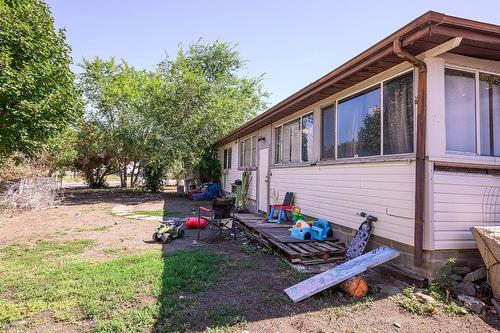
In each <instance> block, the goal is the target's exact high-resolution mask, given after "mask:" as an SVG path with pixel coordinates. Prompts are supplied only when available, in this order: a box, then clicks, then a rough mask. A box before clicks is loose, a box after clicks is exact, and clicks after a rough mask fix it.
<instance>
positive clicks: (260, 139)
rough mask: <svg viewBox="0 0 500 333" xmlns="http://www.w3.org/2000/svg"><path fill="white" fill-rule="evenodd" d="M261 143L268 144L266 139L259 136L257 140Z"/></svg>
mask: <svg viewBox="0 0 500 333" xmlns="http://www.w3.org/2000/svg"><path fill="white" fill-rule="evenodd" d="M261 141H263V142H266V137H264V136H259V138H258V139H257V142H261Z"/></svg>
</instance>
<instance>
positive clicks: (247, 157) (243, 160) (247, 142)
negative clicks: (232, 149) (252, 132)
mask: <svg viewBox="0 0 500 333" xmlns="http://www.w3.org/2000/svg"><path fill="white" fill-rule="evenodd" d="M256 151H257V137H256V136H252V137H249V138H247V139H244V140H240V145H239V154H240V167H242V168H249V167H255V165H256Z"/></svg>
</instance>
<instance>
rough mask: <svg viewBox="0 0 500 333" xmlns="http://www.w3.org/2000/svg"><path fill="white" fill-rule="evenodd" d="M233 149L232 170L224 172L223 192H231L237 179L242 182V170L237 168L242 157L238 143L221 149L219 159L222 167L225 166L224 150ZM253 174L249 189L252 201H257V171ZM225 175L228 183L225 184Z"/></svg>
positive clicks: (251, 172)
mask: <svg viewBox="0 0 500 333" xmlns="http://www.w3.org/2000/svg"><path fill="white" fill-rule="evenodd" d="M229 148H231V149H232V154H231V169H226V170H222V173H223V175H222V177H223V179H222V180H221V186H223V190H224V191H226V192H231V186H232V184H234V182H235V181H236V180H237V179H240V180H241V175H242V173H243V171H242V170H241V169H238V168H237V167H236V166H237V165H238V158H239V156H240V154H239V151H238V145H237V144H236V143H230V144H227V145H224V146H222V147H220V148H219V157H220V161H221V165H223V162H224V149H229ZM249 172H250V174H251V180H250V187H249V192H250V199H252V200H256V199H257V195H256V193H257V190H256V179H255V178H256V177H257V173H256V172H255V170H252V171H249ZM224 174H225V177H226V182H225V183H224V182H223V180H224Z"/></svg>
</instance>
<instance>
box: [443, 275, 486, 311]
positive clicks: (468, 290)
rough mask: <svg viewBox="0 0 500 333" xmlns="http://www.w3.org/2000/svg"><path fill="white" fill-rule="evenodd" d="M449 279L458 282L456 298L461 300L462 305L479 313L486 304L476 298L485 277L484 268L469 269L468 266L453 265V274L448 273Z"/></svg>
mask: <svg viewBox="0 0 500 333" xmlns="http://www.w3.org/2000/svg"><path fill="white" fill-rule="evenodd" d="M449 278H450V279H453V280H455V281H456V282H457V283H458V299H459V300H460V301H461V302H463V304H464V306H465V307H466V308H467V309H469V310H470V311H472V312H474V313H478V314H479V313H481V312H482V311H483V310H484V309H485V308H486V304H485V303H484V302H483V301H482V300H480V299H479V298H478V296H480V292H481V290H480V286H481V285H482V284H483V283H484V282H485V279H486V268H485V267H484V266H481V267H480V268H478V269H476V270H474V271H471V269H470V268H469V267H466V266H464V267H460V266H457V267H454V268H453V274H450V275H449Z"/></svg>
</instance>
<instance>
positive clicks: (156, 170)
mask: <svg viewBox="0 0 500 333" xmlns="http://www.w3.org/2000/svg"><path fill="white" fill-rule="evenodd" d="M164 178H165V167H164V165H163V164H162V163H161V162H153V163H151V164H148V165H146V166H145V167H144V171H143V179H144V187H145V188H146V189H147V190H148V191H151V192H153V193H157V192H160V191H161V190H163V187H164V186H165V181H164Z"/></svg>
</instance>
